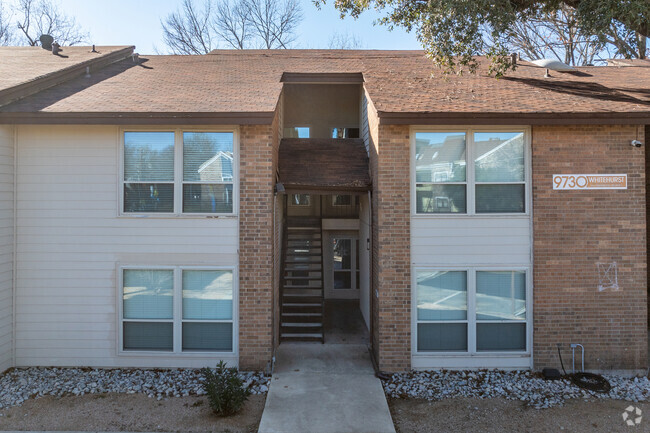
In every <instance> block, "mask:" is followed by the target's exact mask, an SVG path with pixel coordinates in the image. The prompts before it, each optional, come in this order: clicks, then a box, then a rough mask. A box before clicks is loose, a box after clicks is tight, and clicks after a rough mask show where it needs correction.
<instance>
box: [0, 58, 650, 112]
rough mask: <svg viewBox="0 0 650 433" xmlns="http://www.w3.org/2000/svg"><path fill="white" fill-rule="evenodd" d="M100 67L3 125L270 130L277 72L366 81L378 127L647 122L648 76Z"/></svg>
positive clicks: (379, 63) (207, 62)
mask: <svg viewBox="0 0 650 433" xmlns="http://www.w3.org/2000/svg"><path fill="white" fill-rule="evenodd" d="M141 60H142V61H141V63H139V64H134V63H133V62H132V61H131V60H126V61H123V62H120V63H115V64H113V65H110V66H107V67H105V68H104V69H102V70H101V71H98V72H96V73H93V76H92V77H90V78H79V79H77V80H72V81H69V82H67V83H64V84H61V85H58V86H56V87H54V88H52V89H49V90H47V91H44V92H41V93H39V94H38V95H34V96H32V97H29V98H26V99H24V100H22V101H19V102H18V103H16V104H12V105H11V106H7V107H5V108H3V109H0V111H5V112H7V113H14V114H2V113H0V120H2V119H3V118H4V119H5V120H4V121H7V120H11V119H14V120H16V119H22V120H23V121H25V118H27V119H28V120H29V118H32V120H33V121H49V122H52V123H54V122H57V123H59V122H68V123H70V122H71V120H69V119H72V118H75V119H76V120H77V121H78V119H79V117H85V118H86V119H87V121H88V122H92V123H114V122H121V123H138V122H142V123H146V122H151V121H154V120H153V119H159V120H158V121H159V122H161V123H163V122H164V123H171V122H175V123H232V124H236V123H270V122H271V119H272V113H273V111H274V110H275V108H276V105H277V102H278V98H279V95H280V92H281V89H282V82H281V80H282V77H283V73H288V74H292V73H311V74H327V73H332V74H333V73H336V74H342V73H344V74H358V73H362V74H363V80H364V87H365V88H366V91H367V93H368V95H369V97H370V99H371V101H372V103H373V104H374V106H375V108H376V110H377V112H378V114H379V117H380V121H381V122H383V123H411V124H412V123H525V124H530V123H548V122H551V121H553V122H558V123H576V122H590V121H593V122H599V123H602V122H628V123H646V122H647V121H650V95H649V94H648V92H647V89H648V88H650V70H647V69H645V68H611V67H578V68H576V70H575V71H572V72H554V71H551V74H550V75H551V78H545V77H544V73H545V69H544V68H540V67H537V66H533V65H531V64H527V63H523V64H521V65H520V66H519V68H518V69H517V71H515V72H510V73H508V74H507V76H505V77H504V78H501V79H495V78H493V77H491V76H488V75H487V73H485V72H484V69H482V71H483V72H479V73H478V74H468V73H466V74H464V75H462V76H457V75H451V76H444V75H443V74H442V72H441V71H440V70H438V69H436V68H435V67H434V66H433V65H432V63H431V61H430V60H429V59H427V58H426V57H425V56H424V54H423V52H422V51H369V50H366V51H356V50H245V51H238V50H220V51H214V52H213V53H212V54H209V55H205V56H149V57H147V58H142V59H141Z"/></svg>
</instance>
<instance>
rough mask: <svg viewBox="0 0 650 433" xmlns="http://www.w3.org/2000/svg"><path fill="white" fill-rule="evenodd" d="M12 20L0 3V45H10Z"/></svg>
mask: <svg viewBox="0 0 650 433" xmlns="http://www.w3.org/2000/svg"><path fill="white" fill-rule="evenodd" d="M12 20H13V17H12V16H11V13H10V12H9V11H8V10H7V9H5V7H4V4H3V3H2V1H0V45H11V44H12V42H13V38H14V35H13V31H12V26H11V22H12Z"/></svg>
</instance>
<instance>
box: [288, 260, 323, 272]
mask: <svg viewBox="0 0 650 433" xmlns="http://www.w3.org/2000/svg"><path fill="white" fill-rule="evenodd" d="M299 264H302V265H305V266H307V267H305V268H301V267H296V266H285V267H284V271H285V272H287V271H310V272H320V262H313V263H309V262H299ZM313 265H318V267H317V268H311V267H309V266H313Z"/></svg>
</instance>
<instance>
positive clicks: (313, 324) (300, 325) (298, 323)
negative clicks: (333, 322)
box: [282, 322, 323, 328]
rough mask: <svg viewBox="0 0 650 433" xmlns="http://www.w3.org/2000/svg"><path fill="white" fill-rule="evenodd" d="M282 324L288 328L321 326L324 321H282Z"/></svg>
mask: <svg viewBox="0 0 650 433" xmlns="http://www.w3.org/2000/svg"><path fill="white" fill-rule="evenodd" d="M282 326H283V327H285V328H287V327H290V328H320V327H321V326H323V324H322V323H320V322H319V323H308V322H304V323H301V322H282Z"/></svg>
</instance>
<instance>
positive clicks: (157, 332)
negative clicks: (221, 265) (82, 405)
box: [121, 267, 234, 353]
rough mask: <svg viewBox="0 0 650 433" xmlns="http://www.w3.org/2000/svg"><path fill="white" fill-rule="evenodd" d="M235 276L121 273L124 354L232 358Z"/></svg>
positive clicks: (175, 270)
mask: <svg viewBox="0 0 650 433" xmlns="http://www.w3.org/2000/svg"><path fill="white" fill-rule="evenodd" d="M233 293H234V286H233V271H232V270H221V269H191V268H187V269H185V268H178V267H177V268H169V269H135V268H133V269H131V268H128V269H122V309H121V311H122V315H121V321H122V324H121V325H122V346H121V347H122V350H124V351H159V352H171V353H180V352H232V351H233V350H234V348H233V332H234V331H233V316H234V314H233V308H234V307H233Z"/></svg>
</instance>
